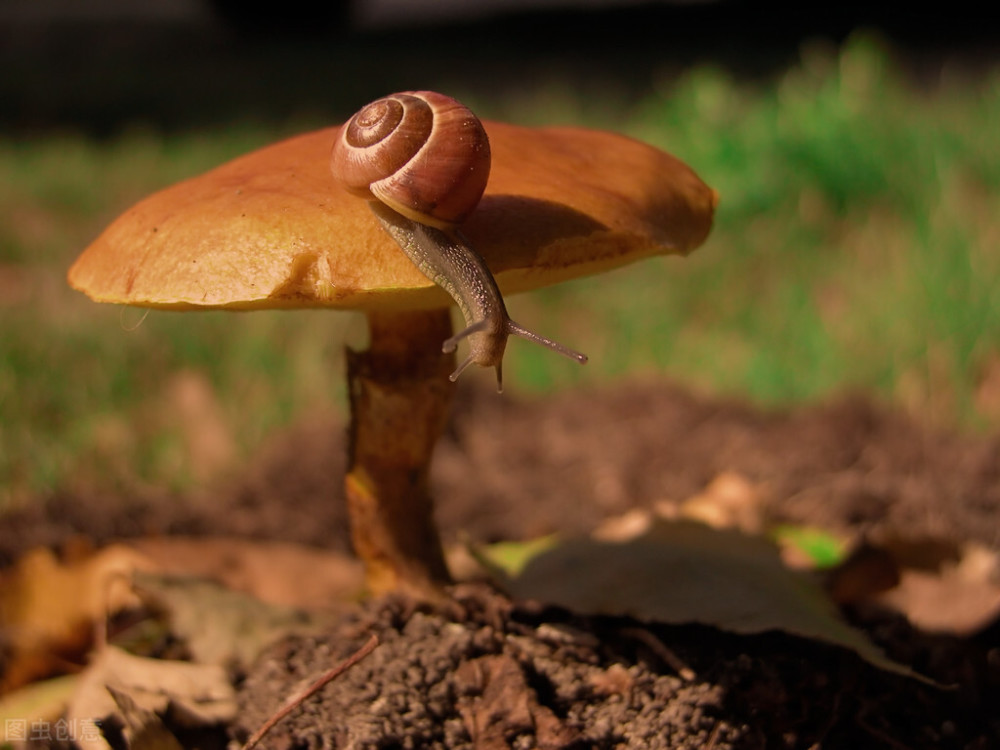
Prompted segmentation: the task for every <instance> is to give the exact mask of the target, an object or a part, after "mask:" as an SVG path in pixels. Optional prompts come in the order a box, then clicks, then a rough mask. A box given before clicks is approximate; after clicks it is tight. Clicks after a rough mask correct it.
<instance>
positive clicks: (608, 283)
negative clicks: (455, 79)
mask: <svg viewBox="0 0 1000 750" xmlns="http://www.w3.org/2000/svg"><path fill="white" fill-rule="evenodd" d="M546 85H548V86H551V85H552V84H546ZM459 93H460V92H459ZM467 98H468V99H469V100H470V101H474V102H475V103H476V104H477V105H479V104H481V105H482V109H483V110H484V114H486V115H488V116H491V117H506V118H510V119H518V120H521V121H532V122H544V121H547V120H560V121H566V120H567V119H569V120H573V119H575V120H577V121H579V122H582V123H583V124H591V125H598V126H614V127H617V128H620V129H623V130H625V131H626V132H629V133H630V134H632V135H634V136H636V137H639V138H642V139H644V140H647V141H650V142H652V143H655V144H658V145H661V146H662V147H664V148H666V149H668V150H670V151H672V152H674V153H676V154H677V155H679V156H680V157H682V158H683V159H684V160H685V161H687V162H688V163H689V164H691V165H692V166H694V167H695V168H696V170H697V171H698V172H699V173H700V174H701V175H702V177H703V178H704V179H705V180H706V181H707V182H709V183H710V184H711V185H713V187H715V188H716V189H717V190H718V191H719V192H720V194H721V196H722V203H721V206H720V210H719V213H718V217H717V223H716V228H715V230H714V232H713V235H712V237H711V239H710V240H709V243H708V244H707V245H706V246H705V247H704V248H702V249H701V250H699V251H698V252H697V253H695V254H694V255H693V256H691V257H690V258H687V259H678V258H662V259H656V260H652V261H648V262H645V263H643V264H641V265H640V266H636V267H633V268H628V269H622V270H620V271H616V272H614V273H611V274H607V275H605V276H603V277H601V278H599V279H589V280H581V281H578V282H573V283H570V284H566V285H563V286H562V287H560V288H557V289H553V290H551V291H549V292H547V293H544V294H535V295H527V296H523V297H517V298H513V299H511V300H510V307H511V309H512V314H513V315H514V317H515V318H517V319H518V320H520V321H522V322H523V323H525V324H526V325H529V326H530V327H532V328H534V329H536V330H539V331H542V332H544V333H545V334H547V335H551V336H554V337H555V338H558V339H559V340H562V341H565V342H566V343H567V344H569V345H571V346H574V347H577V348H580V349H583V350H585V351H587V352H588V354H590V355H591V363H590V364H589V365H588V366H587V367H586V368H579V367H576V366H574V365H572V364H571V363H568V362H566V361H564V360H563V359H561V358H558V357H553V356H552V355H551V353H548V352H545V351H543V350H542V349H540V348H538V347H533V346H531V345H530V344H527V343H524V342H518V341H513V342H512V343H511V346H510V349H509V353H508V357H507V360H506V362H505V382H506V383H507V384H508V387H509V388H510V390H512V391H518V390H520V391H545V390H551V389H556V388H564V387H568V386H570V385H576V384H584V383H597V382H605V381H609V380H613V379H615V378H622V377H626V376H646V375H649V374H657V375H664V374H665V375H668V376H670V377H673V378H677V379H681V380H684V381H686V382H688V383H691V384H692V385H694V386H696V387H697V388H699V389H701V390H707V391H712V392H717V393H727V394H736V395H743V396H746V397H748V398H751V399H753V400H755V401H759V402H762V403H767V404H794V403H798V402H802V401H806V400H810V399H816V398H822V397H824V396H827V395H829V394H831V393H835V392H837V391H842V390H848V389H853V390H865V391H868V392H873V393H875V394H877V395H878V396H879V397H881V398H884V399H885V400H887V401H890V402H893V403H896V404H899V405H901V406H903V407H905V408H907V409H909V410H911V411H913V412H914V413H916V414H918V415H921V416H925V417H928V418H929V419H932V420H934V421H938V422H943V423H947V424H957V425H961V426H964V427H966V428H978V429H981V428H984V427H985V428H995V427H996V426H997V425H998V424H1000V247H998V245H1000V140H998V139H997V136H996V123H997V122H1000V74H998V73H994V74H993V75H992V76H988V77H987V78H985V79H979V80H976V81H961V80H953V81H950V82H949V83H947V84H944V83H942V84H940V85H935V86H925V87H924V88H923V89H921V90H918V89H916V88H914V87H913V86H911V85H910V84H909V83H908V82H907V80H906V79H905V77H904V76H903V75H901V74H900V73H899V72H898V71H896V70H894V68H893V65H892V62H891V56H890V55H888V54H886V53H885V52H884V51H883V50H882V49H881V48H880V46H879V45H878V44H877V43H875V42H873V41H872V40H870V39H866V38H857V39H855V40H852V41H851V42H850V43H848V44H847V45H846V46H845V47H844V48H843V49H841V50H830V49H826V48H822V47H818V46H817V47H814V48H806V49H805V50H804V51H803V55H802V60H801V62H800V64H799V65H797V66H795V67H794V68H793V69H790V70H788V71H787V72H786V73H784V74H783V75H781V76H778V77H776V78H774V79H773V80H770V81H766V82H758V83H755V84H747V83H740V82H737V81H736V80H734V79H733V78H732V77H731V76H729V75H728V74H726V73H725V72H723V71H721V70H717V69H713V68H710V67H703V68H698V69H695V70H692V71H690V72H689V73H688V74H686V75H684V76H683V77H681V78H680V79H671V80H667V81H664V82H663V84H662V87H661V88H660V89H659V90H658V91H656V92H655V93H654V94H652V95H651V96H650V97H649V98H648V99H647V100H646V101H644V102H642V104H641V106H639V107H637V108H635V109H634V110H633V111H629V112H625V113H618V114H616V115H615V116H614V118H611V117H610V116H605V115H602V114H601V112H602V110H601V109H600V108H599V107H596V106H595V104H594V100H593V96H592V94H590V93H589V92H588V93H587V95H586V96H585V95H584V94H583V93H582V92H577V93H574V92H573V91H571V90H566V91H561V92H559V95H558V96H555V97H552V96H548V95H544V96H543V95H540V94H537V93H536V94H528V95H526V96H525V97H523V98H520V99H517V100H509V101H497V100H488V101H480V100H479V99H477V95H476V94H474V93H470V94H469V96H468V97H467ZM553 100H554V101H555V104H552V103H551V102H552V101H553ZM619 104H620V102H619ZM304 127H305V126H303V129H304ZM293 129H295V128H291V127H290V128H286V129H283V130H282V131H281V132H277V130H275V129H271V128H267V127H263V126H252V125H242V126H235V127H230V128H226V129H224V130H222V129H220V130H218V131H210V132H200V133H187V134H179V135H170V136H164V135H162V134H159V133H155V132H150V131H148V130H139V129H137V130H135V131H132V132H129V133H126V134H124V135H122V136H120V137H118V138H116V139H114V140H112V141H108V142H103V143H96V142H92V141H90V140H87V139H85V138H83V137H78V136H74V135H72V134H67V135H64V136H60V137H49V138H45V139H39V140H18V141H17V142H10V141H7V142H4V141H2V140H0V415H2V424H0V508H2V507H4V506H8V507H9V506H10V505H12V504H16V503H18V502H22V501H25V500H26V499H30V498H31V497H33V496H34V495H36V494H37V493H40V492H45V491H47V490H51V489H53V488H55V487H58V486H59V485H60V484H62V483H65V482H67V481H70V480H72V481H74V482H84V483H92V484H94V485H95V486H107V485H108V484H114V483H115V482H118V481H121V482H127V481H136V478H138V480H139V481H145V482H150V483H155V484H157V485H160V486H183V485H184V484H185V483H186V482H188V481H190V479H191V476H192V471H193V470H192V468H191V465H190V459H189V457H188V456H186V454H185V445H186V444H185V432H184V430H185V423H184V420H185V419H186V417H183V416H181V415H182V414H183V409H182V408H181V407H180V406H178V404H177V403H175V401H176V399H177V398H178V397H177V396H176V393H175V390H176V389H174V387H173V386H174V385H175V384H176V383H177V382H178V379H179V378H182V376H183V375H185V374H190V373H195V374H196V379H198V382H200V383H202V385H203V386H204V388H203V390H205V392H207V393H209V394H210V397H211V398H212V399H214V404H215V405H216V406H217V407H218V414H219V415H221V416H220V417H219V419H220V420H221V422H222V423H223V426H224V427H225V429H226V430H228V432H229V434H230V435H231V436H232V439H233V440H234V441H235V443H236V444H237V446H238V448H239V449H240V450H241V451H247V450H249V449H251V448H252V447H253V446H255V445H257V444H259V443H260V441H261V440H262V439H263V438H264V437H265V436H266V435H267V434H268V432H269V431H271V430H273V429H274V428H275V427H277V426H280V425H283V424H287V423H288V422H289V421H291V420H292V419H294V418H296V417H297V416H299V415H302V414H305V413H310V412H314V411H316V410H325V409H337V408H340V406H341V405H342V402H343V400H342V397H343V386H342V383H341V373H342V361H341V357H342V355H341V347H342V345H343V344H344V343H345V341H348V340H349V341H352V342H354V343H359V342H360V341H362V340H363V335H364V334H363V330H362V326H361V322H360V320H359V319H355V318H354V317H353V316H351V315H345V314H325V313H322V312H303V313H274V314H268V313H254V314H224V313H204V314H183V315H180V314H171V313H164V312H151V313H149V314H148V315H147V316H145V317H143V316H142V313H140V312H136V311H133V310H125V311H123V310H119V309H115V308H110V307H105V306H100V305H95V304H92V303H90V302H89V301H87V300H86V299H85V298H83V296H82V295H79V294H77V293H75V292H72V291H71V290H69V289H68V288H67V287H66V286H65V282H64V273H65V269H66V267H67V266H68V264H69V263H70V262H71V261H72V259H73V257H75V255H76V254H77V253H78V252H79V250H80V249H82V248H83V247H84V246H85V245H86V243H87V242H88V241H89V240H90V239H91V238H92V237H93V236H94V235H95V234H96V233H97V232H98V231H99V230H100V229H101V228H102V227H103V226H104V225H105V224H106V223H107V222H108V221H110V220H111V219H112V218H113V217H114V216H115V215H117V214H118V213H119V212H120V211H122V210H123V209H125V208H127V207H128V206H129V205H130V204H132V203H133V202H135V201H136V200H138V199H139V198H141V197H142V196H144V195H146V194H148V193H149V192H151V191H153V190H155V189H157V188H159V187H161V186H163V185H166V184H169V183H171V182H174V181H176V180H179V179H182V178H183V177H186V176H189V175H192V174H196V173H198V172H201V171H204V170H205V169H208V168H210V167H212V166H214V165H216V164H218V163H220V162H222V161H225V160H226V159H228V158H231V157H232V156H235V155H237V154H239V153H242V152H245V151H247V150H249V149H251V148H253V147H256V146H258V145H262V144H264V143H267V142H269V141H272V140H275V139H276V138H278V137H280V136H282V135H285V134H287V133H288V132H289V130H293ZM465 377H480V378H484V379H485V380H487V381H489V380H491V378H492V376H491V375H490V374H488V373H486V374H483V373H478V372H477V373H469V374H467V375H466V376H465Z"/></svg>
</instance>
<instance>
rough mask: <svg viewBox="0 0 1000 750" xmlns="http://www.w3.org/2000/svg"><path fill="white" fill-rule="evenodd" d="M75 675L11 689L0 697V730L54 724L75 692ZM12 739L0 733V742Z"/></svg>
mask: <svg viewBox="0 0 1000 750" xmlns="http://www.w3.org/2000/svg"><path fill="white" fill-rule="evenodd" d="M76 681H77V675H75V674H71V675H62V676H61V677H53V678H51V679H48V680H40V681H38V682H33V683H31V684H30V685H25V686H24V687H20V688H18V689H17V690H12V691H11V692H9V693H7V694H6V695H5V696H3V698H0V728H2V730H3V731H4V732H5V733H6V730H8V729H13V728H15V727H17V726H31V725H32V724H34V723H36V722H44V723H46V724H53V723H54V722H55V721H56V720H57V719H58V718H59V717H60V716H62V715H63V712H64V711H65V710H66V706H67V705H68V704H69V700H70V697H71V696H72V695H73V691H74V690H75V689H76ZM13 739H14V738H11V737H8V736H5V734H0V743H2V742H11V741H12V740H13Z"/></svg>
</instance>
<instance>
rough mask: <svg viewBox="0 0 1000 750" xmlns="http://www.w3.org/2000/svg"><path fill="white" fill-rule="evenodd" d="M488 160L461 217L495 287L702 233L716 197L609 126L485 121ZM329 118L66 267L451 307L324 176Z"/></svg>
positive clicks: (200, 293) (344, 301) (143, 278)
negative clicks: (484, 178)
mask: <svg viewBox="0 0 1000 750" xmlns="http://www.w3.org/2000/svg"><path fill="white" fill-rule="evenodd" d="M484 125H485V127H486V131H487V133H488V134H489V138H490V146H491V150H492V152H493V168H492V172H491V175H490V180H489V184H488V186H487V188H486V193H485V194H484V196H483V199H482V201H481V202H480V204H479V207H478V208H477V209H476V211H475V212H474V213H473V214H472V216H471V217H470V218H469V220H468V222H466V224H464V225H463V227H462V231H463V232H464V233H465V235H466V237H467V238H468V240H469V242H470V244H471V245H472V247H474V248H475V249H476V250H477V251H478V252H479V253H480V254H481V255H482V256H483V258H484V259H485V260H486V263H487V265H488V266H489V267H490V269H491V270H492V271H493V273H494V275H495V277H496V279H497V283H498V284H499V286H500V288H501V290H502V291H503V292H504V293H514V292H520V291H526V290H530V289H536V288H539V287H544V286H548V285H549V284H553V283H556V282H559V281H563V280H565V279H570V278H575V277H578V276H583V275H586V274H592V273H596V272H598V271H602V270H605V269H609V268H613V267H616V266H621V265H624V264H626V263H629V262H632V261H635V260H638V259H640V258H644V257H647V256H650V255H654V254H661V253H681V254H683V253H687V252H689V251H691V250H693V249H694V248H695V247H697V246H698V245H699V244H700V243H701V242H703V241H704V239H705V237H706V236H707V235H708V232H709V229H710V228H711V223H712V214H713V211H714V208H715V204H716V201H717V197H716V193H715V192H714V191H713V190H711V189H710V188H708V187H707V186H706V185H705V184H704V183H703V182H702V181H701V180H700V179H699V178H698V177H697V175H695V174H694V172H692V171H691V170H690V169H689V168H688V167H687V166H685V165H684V164H683V163H682V162H681V161H679V160H678V159H676V158H675V157H673V156H671V155H669V154H667V153H664V152H662V151H660V150H658V149H655V148H653V147H651V146H648V145H646V144H643V143H640V142H639V141H635V140H632V139H630V138H626V137H624V136H620V135H616V134H613V133H606V132H599V131H593V130H585V129H579V128H543V129H535V128H525V127H519V126H515V125H507V124H503V123H496V122H488V121H487V122H484ZM338 131H339V127H333V128H326V129H323V130H319V131H315V132H312V133H307V134H305V135H300V136H297V137H294V138H290V139H288V140H285V141H281V142H279V143H277V144H274V145H272V146H268V147H266V148H262V149H260V150H257V151H254V152H252V153H250V154H247V155H245V156H242V157H239V158H237V159H234V160H233V161H230V162H228V163H226V164H223V165H222V166H220V167H217V168H215V169H213V170H211V171H209V172H206V173H205V174H203V175H201V176H198V177H194V178H192V179H189V180H186V181H184V182H180V183H178V184H176V185H173V186H172V187H168V188H166V189H164V190H161V191H160V192H157V193H155V194H153V195H151V196H150V197H148V198H146V199H145V200H143V201H141V202H139V203H138V204H136V205H135V206H134V207H132V208H131V209H129V210H128V211H126V212H125V213H124V214H123V215H122V216H120V217H119V218H118V219H116V220H115V221H114V222H113V223H112V224H111V225H110V226H109V227H108V228H107V229H106V230H105V231H104V232H103V233H102V234H101V235H100V236H99V237H98V238H97V239H96V240H95V241H94V242H93V243H92V244H91V245H90V246H89V247H87V249H86V250H84V252H83V253H82V254H81V255H80V257H79V258H78V259H77V260H76V262H75V263H74V264H73V266H72V267H71V268H70V270H69V283H70V285H71V286H73V287H74V288H76V289H78V290H80V291H82V292H84V293H86V294H87V295H89V296H90V297H91V298H93V299H94V300H97V301H100V302H116V303H120V304H129V305H139V306H144V307H158V308H173V309H208V308H227V309H240V310H249V309H264V308H293V307H334V308H358V309H364V310H376V309H400V310H401V309H409V308H433V307H443V306H446V305H448V304H451V300H450V298H449V297H448V296H447V295H446V293H445V292H444V291H443V290H442V289H440V288H439V287H438V286H436V285H435V284H434V283H433V282H431V281H430V280H429V279H427V278H426V277H425V276H424V275H423V274H422V273H421V272H420V271H419V270H418V269H417V268H416V266H414V265H413V264H412V263H411V262H410V260H409V259H408V258H407V257H406V255H404V254H403V252H402V251H401V250H400V249H399V247H398V246H397V245H396V244H395V242H393V240H392V239H391V238H390V237H389V235H388V234H387V233H386V232H384V231H383V230H382V228H381V225H380V224H379V222H378V221H377V220H376V219H375V217H374V216H373V214H372V213H371V211H370V210H369V209H368V206H367V205H366V203H367V202H366V201H365V200H363V199H360V198H357V197H355V196H353V195H350V194H349V193H347V192H346V191H344V190H342V189H340V188H338V187H337V186H336V185H335V184H334V182H333V178H332V177H331V175H330V173H329V156H330V149H331V146H332V144H333V142H334V140H335V138H336V137H337V134H338Z"/></svg>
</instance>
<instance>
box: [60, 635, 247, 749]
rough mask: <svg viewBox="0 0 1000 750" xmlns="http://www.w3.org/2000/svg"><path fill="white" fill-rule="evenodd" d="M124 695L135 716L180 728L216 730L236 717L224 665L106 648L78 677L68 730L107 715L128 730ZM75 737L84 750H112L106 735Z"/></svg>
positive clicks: (231, 689) (233, 693) (69, 712)
mask: <svg viewBox="0 0 1000 750" xmlns="http://www.w3.org/2000/svg"><path fill="white" fill-rule="evenodd" d="M109 688H110V690H109ZM116 695H117V696H118V699H119V700H116V698H115V696H116ZM122 695H126V696H128V705H129V706H133V707H134V711H133V713H134V712H135V711H138V710H139V709H141V710H143V711H149V712H152V713H155V714H156V715H157V716H159V717H161V718H165V717H166V718H169V720H170V723H171V724H172V725H176V726H178V727H184V728H196V727H208V726H215V725H218V724H221V723H224V722H227V721H230V720H232V718H233V717H234V716H235V715H236V694H235V690H234V688H233V686H232V685H231V684H230V682H229V676H228V674H227V672H226V670H225V669H223V668H222V667H220V666H217V665H211V664H192V663H190V662H181V661H166V660H160V659H147V658H145V657H141V656H134V655H132V654H129V653H127V652H125V651H122V650H121V649H118V648H115V647H114V646H106V647H105V648H103V649H101V651H100V652H98V654H97V657H96V658H95V659H94V661H93V663H91V664H90V666H89V667H88V668H87V669H86V671H85V672H84V673H83V674H81V675H80V679H79V681H78V683H77V686H76V691H75V692H74V695H73V697H72V699H71V701H70V704H69V708H68V709H67V712H66V720H67V723H68V726H70V727H73V728H76V727H85V726H88V725H92V723H93V722H94V721H96V720H102V721H103V720H106V719H108V717H112V718H113V720H115V721H117V722H118V724H119V725H120V726H128V718H129V717H126V715H125V714H123V713H122V709H121V707H120V706H119V701H120V700H121V696H122ZM136 716H137V715H134V716H132V717H131V718H133V719H135V718H136ZM73 739H74V741H75V742H76V743H77V745H79V746H80V747H81V748H84V750H109V748H110V745H109V744H108V742H107V741H106V740H105V739H104V738H103V737H100V736H94V735H92V734H91V735H87V736H75V737H74V738H73Z"/></svg>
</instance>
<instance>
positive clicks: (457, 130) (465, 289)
mask: <svg viewBox="0 0 1000 750" xmlns="http://www.w3.org/2000/svg"><path fill="white" fill-rule="evenodd" d="M330 167H331V171H332V173H333V176H334V179H335V180H337V181H338V182H339V183H340V184H341V185H342V186H343V187H344V188H345V189H347V190H348V191H350V192H351V193H353V194H355V195H358V196H359V197H363V198H365V199H367V200H369V201H370V203H369V205H370V206H371V209H372V212H373V213H374V214H375V216H376V217H377V218H378V220H379V221H380V222H381V224H382V226H383V227H384V228H385V230H386V231H387V232H388V233H389V235H390V236H391V237H392V238H393V239H394V240H395V241H396V243H397V244H398V245H399V246H400V248H401V249H402V250H403V252H404V253H406V255H407V256H408V257H409V259H410V260H411V261H412V262H413V263H414V265H416V266H417V268H418V269H420V271H421V273H423V274H424V275H425V276H426V277H427V278H429V279H430V280H431V281H433V282H434V283H435V284H437V285H439V286H440V287H441V288H443V289H444V290H445V291H446V292H448V294H449V295H450V296H451V297H452V298H453V299H454V300H455V303H456V304H457V305H458V308H459V310H461V312H462V315H463V317H464V318H465V323H466V327H465V328H464V329H463V330H462V331H460V332H459V333H458V334H456V335H455V336H452V337H451V338H449V339H448V340H446V341H445V342H444V343H443V345H442V351H444V352H445V353H451V352H453V351H455V350H456V349H457V347H458V344H459V342H460V341H462V340H463V339H468V341H469V355H468V356H467V357H466V359H465V360H464V361H463V362H462V363H461V364H460V365H459V366H458V368H457V369H456V370H455V371H454V372H453V373H452V374H451V376H450V377H451V380H452V381H454V380H456V379H457V378H458V376H459V375H460V374H461V373H462V371H463V370H465V368H466V367H468V366H469V365H470V364H477V365H480V366H481V367H495V368H496V373H497V388H498V390H499V389H500V388H502V383H503V374H502V363H503V354H504V350H505V349H506V346H507V338H508V337H509V336H519V337H521V338H526V339H528V340H530V341H534V342H536V343H538V344H541V345H543V346H546V347H548V348H550V349H552V350H554V351H556V352H558V353H560V354H562V355H564V356H566V357H569V358H571V359H575V360H576V361H578V362H580V363H583V362H586V361H587V357H586V356H585V355H583V354H580V353H579V352H576V351H574V350H572V349H569V348H568V347H565V346H563V345H562V344H559V343H558V342H555V341H553V340H551V339H548V338H545V337H544V336H540V335H538V334H536V333H533V332H532V331H529V330H528V329H526V328H524V327H523V326H520V325H518V324H517V323H515V322H514V321H513V320H511V319H510V316H509V315H508V314H507V307H506V305H505V304H504V301H503V295H501V293H500V289H499V287H498V286H497V283H496V280H495V279H494V278H493V274H492V272H491V271H490V269H489V267H488V266H487V265H486V262H485V261H484V260H483V258H482V256H480V255H479V253H477V252H476V251H475V250H473V249H472V247H471V246H470V244H469V242H468V241H467V240H466V239H465V237H464V236H463V234H462V232H461V230H460V228H459V225H460V224H461V223H462V222H463V221H465V219H466V218H468V216H469V215H470V214H471V213H472V211H474V210H475V208H476V206H477V205H478V204H479V200H480V198H481V197H482V195H483V192H484V191H485V189H486V183H487V181H488V179H489V170H490V150H489V139H488V137H487V135H486V131H485V130H484V128H483V126H482V123H481V122H480V121H479V119H478V118H477V117H476V116H475V115H474V114H473V113H472V112H471V111H469V110H468V109H467V108H466V107H464V106H462V105H461V104H459V103H458V102H457V101H455V100H454V99H452V98H450V97H447V96H444V95H442V94H438V93H435V92H431V91H417V92H404V93H401V94H394V95H392V96H388V97H385V98H383V99H379V100H377V101H375V102H372V103H371V104H369V105H367V106H365V107H364V108H362V109H361V110H360V111H359V112H358V113H357V114H356V115H355V116H354V117H352V118H351V120H349V121H348V122H347V123H346V124H345V125H344V126H343V127H342V128H341V131H340V135H339V136H338V138H337V141H336V142H335V143H334V147H333V152H332V154H331V158H330Z"/></svg>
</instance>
